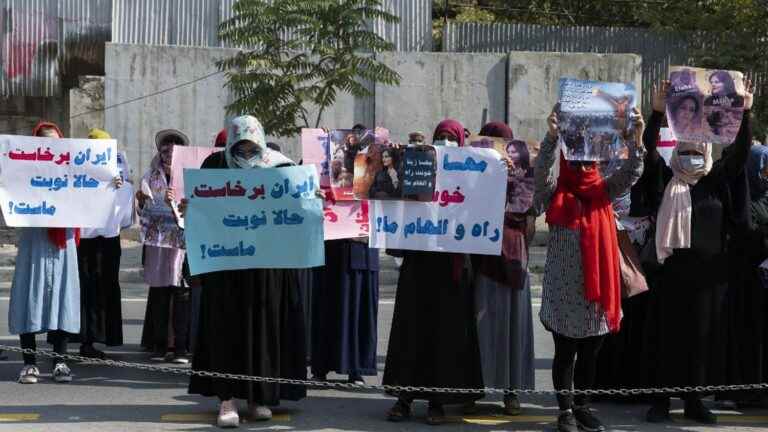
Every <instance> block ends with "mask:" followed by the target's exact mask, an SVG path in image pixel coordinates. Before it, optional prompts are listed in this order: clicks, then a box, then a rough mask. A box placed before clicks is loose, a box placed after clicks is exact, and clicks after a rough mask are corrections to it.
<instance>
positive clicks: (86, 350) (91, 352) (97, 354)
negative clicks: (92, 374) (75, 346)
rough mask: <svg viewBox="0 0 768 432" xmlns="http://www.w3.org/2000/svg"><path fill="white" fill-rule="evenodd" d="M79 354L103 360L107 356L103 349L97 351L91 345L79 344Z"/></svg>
mask: <svg viewBox="0 0 768 432" xmlns="http://www.w3.org/2000/svg"><path fill="white" fill-rule="evenodd" d="M80 356H81V357H88V358H95V359H101V360H104V359H105V358H107V356H106V354H104V351H99V350H97V349H96V348H94V347H93V345H80Z"/></svg>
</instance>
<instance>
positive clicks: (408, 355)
mask: <svg viewBox="0 0 768 432" xmlns="http://www.w3.org/2000/svg"><path fill="white" fill-rule="evenodd" d="M464 139H465V129H464V127H463V126H462V125H461V123H459V122H458V121H456V120H445V121H443V122H441V123H440V124H439V125H438V126H437V128H436V129H435V133H434V136H433V144H434V145H445V146H451V147H461V146H463V145H464ZM403 254H404V260H403V264H402V266H401V267H400V277H399V280H398V283H397V298H396V301H395V311H394V316H393V319H392V331H391V333H390V338H389V348H388V351H387V361H386V367H385V370H384V381H383V383H384V384H385V385H390V386H413V387H447V388H462V389H482V388H483V376H482V370H481V365H480V351H479V348H478V341H477V327H476V324H475V311H474V299H473V294H472V290H471V287H470V281H469V277H468V276H469V272H468V271H467V268H468V261H469V260H468V256H467V255H464V254H455V253H441V252H425V251H403ZM395 396H397V398H398V399H397V402H396V403H395V405H394V406H393V407H392V408H391V409H390V410H389V413H388V418H389V420H390V421H402V420H404V419H407V418H409V417H410V416H411V404H412V402H413V401H414V400H415V399H422V400H427V401H428V402H429V407H428V411H427V423H429V424H432V425H437V424H441V423H444V422H445V411H444V406H445V405H449V404H457V405H463V404H468V403H471V402H473V401H475V400H477V399H481V398H482V397H483V394H482V393H480V392H478V393H426V392H400V393H397V394H395Z"/></svg>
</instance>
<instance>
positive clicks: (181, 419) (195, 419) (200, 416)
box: [160, 413, 291, 423]
mask: <svg viewBox="0 0 768 432" xmlns="http://www.w3.org/2000/svg"><path fill="white" fill-rule="evenodd" d="M241 419H243V420H248V416H241ZM160 421H164V422H175V423H215V422H216V414H215V413H189V414H164V415H163V416H161V417H160ZM272 421H276V422H289V421H291V416H290V415H288V414H275V415H273V416H272Z"/></svg>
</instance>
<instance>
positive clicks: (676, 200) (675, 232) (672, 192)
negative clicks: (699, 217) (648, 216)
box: [656, 141, 713, 263]
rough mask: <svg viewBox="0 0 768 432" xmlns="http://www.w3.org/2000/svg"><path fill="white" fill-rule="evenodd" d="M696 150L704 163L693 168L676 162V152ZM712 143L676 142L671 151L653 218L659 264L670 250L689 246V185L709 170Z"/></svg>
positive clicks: (690, 213) (677, 157) (690, 208)
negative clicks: (667, 175)
mask: <svg viewBox="0 0 768 432" xmlns="http://www.w3.org/2000/svg"><path fill="white" fill-rule="evenodd" d="M685 151H697V152H699V153H702V154H703V155H704V166H703V167H702V168H698V169H695V170H693V171H690V170H686V169H684V168H683V166H682V164H681V163H680V153H681V152H685ZM712 163H713V161H712V144H710V143H687V142H682V141H681V142H678V144H677V146H676V147H675V150H674V152H673V153H672V159H671V160H670V164H669V165H670V168H671V169H672V173H673V174H674V176H673V177H672V180H670V181H669V184H667V188H666V190H665V191H664V198H663V200H662V201H661V206H660V207H659V214H658V217H657V218H656V257H657V258H658V260H659V262H660V263H663V262H664V260H666V259H667V258H668V257H669V256H670V255H672V252H673V250H674V249H687V248H690V247H691V215H692V213H693V205H692V203H691V186H694V185H696V183H698V182H699V180H701V178H702V177H704V176H705V175H707V174H709V172H710V171H711V170H712Z"/></svg>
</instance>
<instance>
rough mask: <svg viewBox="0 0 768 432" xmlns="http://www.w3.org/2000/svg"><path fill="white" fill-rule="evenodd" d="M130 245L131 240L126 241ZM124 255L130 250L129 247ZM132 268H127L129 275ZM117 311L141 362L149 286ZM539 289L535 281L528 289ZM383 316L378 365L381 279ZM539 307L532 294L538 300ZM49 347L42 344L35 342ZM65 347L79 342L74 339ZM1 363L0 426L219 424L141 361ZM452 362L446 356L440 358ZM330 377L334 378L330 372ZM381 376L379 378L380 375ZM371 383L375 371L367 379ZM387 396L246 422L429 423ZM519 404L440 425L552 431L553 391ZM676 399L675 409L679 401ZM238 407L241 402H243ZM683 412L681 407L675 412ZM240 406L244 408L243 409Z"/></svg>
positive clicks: (620, 419) (638, 409)
mask: <svg viewBox="0 0 768 432" xmlns="http://www.w3.org/2000/svg"><path fill="white" fill-rule="evenodd" d="M129 249H130V248H129ZM12 252H13V251H12V250H10V249H9V250H6V249H0V259H3V260H4V261H3V262H0V265H5V266H8V267H10V266H12V261H10V260H11V258H10V255H12ZM127 254H128V256H131V255H130V254H133V255H132V256H133V258H132V259H133V260H136V254H135V250H133V251H132V250H128V251H127ZM131 273H132V271H127V272H126V273H125V274H126V275H128V276H130V274H131ZM124 285H125V286H124V295H123V297H124V303H123V311H124V312H123V314H124V316H123V318H124V321H123V322H124V329H125V337H126V343H127V345H126V346H124V347H121V348H120V349H118V350H108V353H109V354H110V357H111V358H113V359H117V360H125V361H131V362H147V363H149V362H150V360H149V359H148V356H147V355H146V354H145V353H143V352H141V351H140V349H139V348H138V346H137V345H138V342H139V336H140V331H141V326H142V318H143V314H144V307H145V305H146V303H145V299H146V287H144V286H143V285H141V284H139V283H135V282H134V283H124ZM534 291H537V290H534ZM382 292H383V294H382V300H381V305H380V317H379V371H380V372H381V371H383V368H384V357H383V356H384V354H385V353H386V347H387V342H388V335H389V328H390V325H391V319H392V310H393V303H394V302H393V298H392V294H391V293H392V287H391V286H388V287H384V289H383V290H382ZM7 296H8V283H7V282H5V283H0V317H6V316H7V308H8V299H7ZM533 308H534V312H535V313H536V312H538V300H535V301H534V306H533ZM535 339H536V385H537V387H538V388H540V389H549V388H551V380H550V375H549V374H550V370H549V368H550V366H551V362H552V349H553V347H552V342H551V338H550V337H549V335H548V333H547V332H546V331H545V330H544V329H543V328H542V327H541V326H540V325H539V324H538V321H536V334H535ZM0 343H2V344H9V345H17V344H18V341H17V338H16V337H13V336H9V335H8V329H7V321H6V319H5V318H0ZM40 345H41V346H42V347H46V348H47V346H45V344H42V343H41V344H40ZM71 348H73V349H76V347H74V346H72V347H71ZM9 357H10V358H9V360H7V361H2V362H0V432H2V431H90V430H94V431H96V430H99V431H142V432H144V431H154V430H172V431H198V430H215V428H213V427H212V426H211V425H212V424H213V423H214V422H215V413H216V401H214V400H211V399H206V398H201V397H198V396H190V395H187V394H186V384H187V381H186V378H184V377H178V376H169V375H163V374H159V373H149V372H143V371H137V370H128V369H114V368H107V367H102V366H95V365H88V364H75V365H71V366H72V369H73V371H74V373H75V375H76V377H75V381H74V382H72V383H71V384H66V385H59V384H54V383H53V382H52V381H51V380H50V375H49V374H50V366H49V363H47V362H43V361H41V362H40V364H41V365H44V367H43V368H42V372H43V373H45V374H48V375H47V376H45V379H44V381H43V382H42V383H40V384H38V385H31V386H30V385H27V386H23V385H21V384H17V383H15V380H16V377H17V374H18V371H19V370H20V368H21V358H20V356H19V355H16V354H10V356H9ZM446 361H450V359H446ZM331 378H333V377H331ZM336 378H340V377H336ZM380 379H381V375H379V377H377V378H376V380H375V381H376V382H380V381H379V380H380ZM369 381H370V382H373V381H374V379H373V378H370V379H369ZM391 404H392V399H391V398H388V397H386V396H384V395H381V394H378V393H371V392H363V393H352V392H338V391H321V390H311V391H310V393H309V397H308V398H307V399H305V400H303V401H301V402H299V403H287V404H285V405H284V406H282V407H280V408H278V409H277V410H276V411H275V412H276V417H275V419H274V421H272V422H268V423H246V424H244V425H242V426H241V429H243V430H259V431H263V430H285V431H374V430H375V431H379V430H381V431H402V430H427V429H430V427H429V426H426V425H425V424H424V423H423V417H424V415H425V411H426V407H425V406H424V405H423V404H420V405H417V406H416V412H415V415H416V418H415V419H414V420H413V421H411V422H408V423H401V424H392V423H388V422H386V421H384V413H385V412H386V410H387V409H388V408H389V407H390V406H391ZM523 407H524V409H525V413H524V415H523V416H520V417H516V418H513V417H503V416H501V415H500V414H499V410H500V403H499V402H498V400H486V401H484V403H483V405H482V406H481V408H482V410H481V412H480V414H479V415H477V416H472V417H462V416H461V415H460V414H459V413H458V412H455V411H454V412H450V411H449V415H452V418H451V420H452V422H451V424H448V425H445V426H443V427H440V428H439V429H440V430H446V431H483V432H485V431H489V432H490V431H501V430H519V431H543V430H546V431H551V430H554V429H553V422H554V420H555V416H556V415H557V410H556V406H555V401H554V398H551V397H546V396H545V397H533V398H524V399H523ZM595 407H596V408H597V409H598V410H599V413H600V416H601V417H602V418H603V419H604V421H605V422H606V423H607V424H610V425H611V428H612V430H616V431H670V432H674V431H715V430H727V431H757V430H768V411H747V412H739V413H736V412H719V414H720V415H721V416H720V420H721V426H720V427H718V428H713V427H697V425H695V424H691V423H687V422H684V421H682V420H680V419H678V420H677V421H676V422H675V423H674V424H667V425H660V426H651V425H648V424H646V423H644V422H643V421H642V418H643V414H644V412H645V409H646V407H645V406H642V405H623V404H602V403H601V404H596V406H595ZM674 407H675V408H678V409H679V408H681V406H680V403H679V401H676V404H675V406H674ZM243 408H244V407H243ZM678 412H679V411H678ZM243 414H244V412H243Z"/></svg>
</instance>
